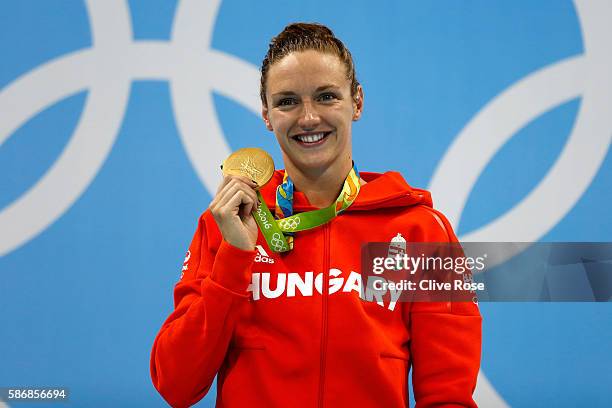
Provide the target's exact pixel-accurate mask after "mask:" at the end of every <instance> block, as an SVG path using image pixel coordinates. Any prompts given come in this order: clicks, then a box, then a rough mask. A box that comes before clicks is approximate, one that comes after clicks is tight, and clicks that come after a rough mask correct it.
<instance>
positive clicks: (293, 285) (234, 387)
mask: <svg viewBox="0 0 612 408" xmlns="http://www.w3.org/2000/svg"><path fill="white" fill-rule="evenodd" d="M261 99H262V117H263V120H264V123H265V125H266V127H267V128H268V129H269V130H270V131H272V132H274V135H275V136H276V139H277V141H278V144H279V146H280V148H281V151H282V154H283V160H284V164H285V170H278V171H276V172H275V173H274V174H273V176H272V179H271V180H270V181H269V182H268V183H267V184H265V185H264V186H259V185H257V183H255V182H254V181H253V180H250V179H248V178H246V177H243V176H235V175H228V176H226V177H225V178H224V181H223V183H222V184H221V186H220V187H219V190H218V191H217V194H216V196H215V197H214V199H213V201H212V202H211V204H210V206H209V209H208V210H206V211H205V212H204V213H203V214H202V216H201V217H200V220H199V223H198V227H197V230H196V233H195V236H194V238H193V240H192V242H191V245H190V247H189V254H190V256H189V259H188V261H187V262H186V263H185V265H184V266H183V272H184V274H183V276H182V278H181V280H180V282H178V283H177V285H176V287H175V310H174V312H173V313H172V314H171V315H170V316H169V317H168V319H167V320H166V322H165V323H164V324H163V326H162V328H161V330H160V332H159V334H158V336H157V338H156V339H155V343H154V345H153V351H152V355H151V376H152V379H153V383H154V385H155V387H156V388H157V390H158V391H159V392H160V394H161V395H162V396H163V397H164V398H165V399H166V400H167V401H168V402H169V403H170V404H172V405H173V406H177V407H182V406H189V405H191V404H194V403H196V402H197V401H199V400H200V399H201V398H202V397H203V396H204V395H205V394H206V393H207V392H208V390H209V389H210V387H211V384H212V382H213V380H214V378H215V375H218V382H217V404H218V405H219V406H231V407H233V406H240V407H241V406H264V407H268V406H304V407H312V406H320V407H322V406H385V407H407V406H408V395H407V394H408V388H407V382H408V371H409V370H410V369H412V370H413V387H414V391H415V400H416V401H417V405H418V406H434V405H435V406H442V405H445V406H446V405H453V406H469V407H471V406H475V403H474V401H473V399H472V393H473V391H474V388H475V385H476V377H477V374H478V369H479V365H480V342H481V318H480V314H479V311H478V307H477V305H476V304H475V303H472V302H467V303H466V302H453V303H451V302H429V303H425V302H415V303H409V302H405V303H401V304H399V303H398V304H397V305H396V303H395V301H393V300H392V299H390V298H389V296H386V297H384V298H382V297H381V298H377V299H376V301H373V298H372V296H368V291H367V290H364V289H367V288H364V287H363V286H362V280H361V279H359V277H360V276H361V274H362V273H364V272H365V271H362V269H361V267H362V265H361V256H360V251H361V248H362V246H363V245H364V244H366V243H368V242H388V241H390V240H393V241H394V242H398V240H399V241H403V242H406V241H411V242H456V241H457V238H456V236H455V234H454V233H453V231H452V228H451V227H450V225H449V223H448V221H447V220H446V218H445V217H444V216H443V215H442V214H440V213H439V212H437V211H436V210H434V209H433V208H432V201H431V196H430V194H429V193H428V192H427V191H424V190H420V189H416V188H412V187H410V186H409V185H408V184H407V183H406V182H405V181H404V179H403V178H402V176H401V175H400V174H399V173H397V172H392V171H390V172H386V173H384V174H378V173H366V172H364V173H361V174H360V173H359V172H358V170H357V168H356V166H355V164H354V162H353V158H352V145H351V132H352V123H353V122H354V121H356V120H358V119H359V118H360V116H361V114H362V111H363V106H364V97H363V90H362V87H361V85H359V83H358V82H357V80H356V75H355V68H354V65H353V61H352V58H351V54H350V52H349V51H348V49H347V48H346V47H345V46H344V44H343V43H342V42H341V41H340V40H339V39H338V38H336V37H335V36H334V34H333V33H332V31H331V30H330V29H329V28H327V27H325V26H322V25H319V24H305V23H296V24H291V25H289V26H287V27H286V28H285V29H284V30H283V32H281V33H280V34H279V35H278V36H277V37H275V38H274V39H272V41H271V43H270V48H269V51H268V54H267V55H266V57H265V59H264V61H263V64H262V75H261ZM262 207H270V208H274V218H275V220H274V219H270V220H271V222H273V223H274V222H276V223H277V224H278V225H279V226H280V227H282V228H284V229H282V231H283V232H281V233H280V234H284V235H285V236H286V237H285V238H286V239H287V242H288V243H290V245H289V247H288V248H285V249H286V252H276V251H278V250H279V249H278V248H277V247H276V246H275V245H269V243H270V242H272V243H274V240H277V241H278V240H279V239H280V238H282V237H281V236H279V237H274V236H273V237H272V239H271V241H270V240H266V239H265V238H264V236H263V234H262V233H260V232H259V231H258V228H257V223H256V221H255V219H254V218H253V214H257V213H258V212H259V213H261V211H260V210H261V208H262ZM314 218H316V219H317V220H316V222H312V221H313V219H314ZM309 222H310V223H311V224H312V225H311V226H310V227H308V228H302V227H303V226H304V224H307V223H309ZM260 225H261V224H260ZM266 225H268V224H266ZM263 228H264V229H267V226H265V225H264V227H263ZM289 231H298V232H289ZM387 295H389V294H387ZM441 333H443V335H441Z"/></svg>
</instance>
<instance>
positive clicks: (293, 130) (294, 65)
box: [262, 50, 363, 172]
mask: <svg viewBox="0 0 612 408" xmlns="http://www.w3.org/2000/svg"><path fill="white" fill-rule="evenodd" d="M266 100H267V103H268V106H267V108H266V107H264V108H263V111H262V115H263V118H264V121H265V123H266V126H267V128H268V129H269V130H272V131H274V134H275V135H276V139H277V140H278V143H279V145H280V147H281V150H282V152H283V158H284V160H285V166H286V167H287V168H297V169H298V170H300V171H305V172H313V171H314V172H322V171H324V170H325V169H327V168H329V167H330V166H332V165H335V166H333V167H332V168H335V169H341V168H342V167H343V163H344V164H345V161H348V163H349V164H350V160H351V123H352V121H353V120H357V119H359V117H360V116H361V109H362V105H363V92H362V90H361V86H360V87H359V91H358V93H357V95H356V96H355V98H353V97H352V96H351V84H350V81H349V80H348V79H347V78H346V67H345V65H344V64H343V63H342V61H341V60H340V58H338V57H337V56H336V55H333V54H329V53H323V52H320V51H315V50H306V51H300V52H293V53H291V54H289V55H287V56H286V57H284V58H283V59H281V60H280V61H277V62H275V63H274V64H273V65H271V66H270V68H269V70H268V78H267V83H266ZM349 168H350V166H349Z"/></svg>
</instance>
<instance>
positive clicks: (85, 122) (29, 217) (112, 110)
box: [0, 0, 260, 256]
mask: <svg viewBox="0 0 612 408" xmlns="http://www.w3.org/2000/svg"><path fill="white" fill-rule="evenodd" d="M86 5H87V10H88V14H89V19H90V22H91V26H92V37H93V45H92V47H91V48H89V49H85V50H81V51H77V52H74V53H72V54H68V55H65V56H63V57H60V58H57V59H55V60H52V61H50V62H48V63H46V64H43V65H41V66H40V67H37V68H36V69H34V70H32V71H30V72H28V73H26V74H24V75H22V76H21V77H19V78H17V79H16V80H15V81H13V82H12V83H11V84H9V85H8V86H6V87H5V88H4V89H2V91H1V92H0V146H1V144H2V143H3V142H4V141H5V140H6V139H7V138H8V137H9V136H10V135H11V134H12V133H14V132H15V131H16V130H17V129H18V128H19V127H20V126H22V125H23V124H24V123H26V122H27V121H28V120H29V119H30V118H31V117H33V116H34V115H36V114H37V113H38V112H40V111H41V110H42V109H44V108H45V107H47V106H50V105H53V104H54V103H56V102H57V101H59V100H62V99H64V98H66V97H68V96H70V95H74V94H75V93H77V92H81V91H83V90H86V89H89V95H88V97H87V102H86V103H85V107H84V110H83V113H82V115H81V118H80V119H79V123H78V125H77V127H76V129H75V132H74V134H73V135H72V137H71V139H70V141H69V142H68V144H67V146H66V148H65V149H64V151H63V152H62V154H61V155H60V156H59V157H58V159H57V160H56V161H55V163H54V164H53V165H52V166H51V168H50V169H49V171H48V172H47V173H46V174H45V175H44V176H43V177H42V178H41V179H40V180H38V182H37V183H36V184H35V185H34V186H33V187H32V188H31V189H30V190H28V191H27V192H26V193H25V194H23V195H22V196H21V197H19V198H18V199H17V200H15V201H14V202H12V203H11V204H9V205H8V206H7V207H6V208H4V209H3V210H2V211H1V212H0V231H10V233H8V234H7V233H4V234H2V235H0V256H3V255H6V254H8V253H9V252H11V251H13V250H15V249H17V248H18V247H19V246H21V245H23V244H25V243H26V242H28V241H30V240H31V239H32V238H34V237H35V236H37V235H38V234H39V233H41V232H42V231H44V230H45V229H46V228H47V227H48V226H49V225H50V224H52V223H53V222H54V221H55V220H57V219H58V218H59V217H60V216H61V215H62V214H63V213H64V212H65V211H66V210H68V209H69V208H70V207H71V206H72V204H74V202H75V201H76V200H77V199H78V198H79V197H80V196H81V194H83V192H84V191H85V190H86V189H87V187H88V186H89V184H90V183H91V182H92V181H93V179H94V177H95V176H96V174H97V173H98V171H99V170H100V168H101V167H102V165H103V163H104V160H105V159H106V157H107V156H108V154H109V153H110V150H111V148H112V146H113V144H114V141H115V139H116V137H117V133H118V131H119V128H120V126H121V123H122V121H123V115H124V113H125V108H126V105H127V102H128V97H129V90H130V84H131V82H132V81H133V80H136V79H160V80H169V81H170V85H171V91H172V97H173V107H174V113H175V117H176V121H177V126H178V128H179V133H180V136H181V138H182V141H183V144H184V145H185V148H186V150H187V154H188V157H189V159H190V161H191V163H192V164H193V166H194V168H195V170H196V172H197V174H198V176H199V178H200V180H201V181H202V182H203V184H204V185H205V187H206V188H207V189H208V190H209V191H215V190H216V186H217V184H218V182H219V180H220V176H219V175H218V173H219V172H218V168H217V163H220V162H221V161H222V160H223V158H225V157H226V156H227V155H228V154H229V148H228V146H227V143H226V142H225V138H224V137H223V134H222V132H221V128H220V126H219V124H218V122H217V117H216V113H215V110H214V106H213V102H212V92H211V91H213V90H214V91H217V92H219V93H221V94H223V95H225V96H227V97H229V98H232V99H233V100H236V101H237V102H239V103H241V104H242V105H244V106H245V107H247V108H248V109H250V110H251V111H253V112H256V113H257V112H258V110H259V109H260V106H259V104H260V102H259V97H258V95H257V92H256V89H257V84H258V81H259V71H258V69H257V68H256V67H254V66H253V65H251V64H249V63H246V62H244V61H242V60H240V59H238V58H235V57H232V56H229V55H226V54H224V53H222V52H219V51H215V50H212V49H210V48H209V47H210V37H211V33H212V30H213V27H214V20H215V18H216V16H217V10H218V7H219V1H218V0H217V1H206V2H203V1H198V0H184V1H182V2H181V3H179V5H178V8H177V15H176V18H175V22H174V27H173V34H172V41H170V42H161V41H133V36H132V28H131V19H130V15H129V8H128V5H127V2H126V1H121V0H88V1H87V2H86ZM249 89H250V90H253V91H252V92H248V91H247V90H249Z"/></svg>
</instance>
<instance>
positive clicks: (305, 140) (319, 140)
mask: <svg viewBox="0 0 612 408" xmlns="http://www.w3.org/2000/svg"><path fill="white" fill-rule="evenodd" d="M331 133H332V132H331V131H329V132H318V133H301V134H299V135H295V136H292V137H291V138H292V139H293V140H295V141H296V142H297V143H298V144H300V145H302V146H307V147H312V146H318V145H321V144H323V143H325V140H327V137H328V136H329V135H330V134H331Z"/></svg>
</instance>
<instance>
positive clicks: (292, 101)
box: [276, 98, 297, 106]
mask: <svg viewBox="0 0 612 408" xmlns="http://www.w3.org/2000/svg"><path fill="white" fill-rule="evenodd" d="M296 103H297V101H296V100H295V98H283V99H281V100H279V101H278V102H277V103H276V106H291V105H295V104H296Z"/></svg>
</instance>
